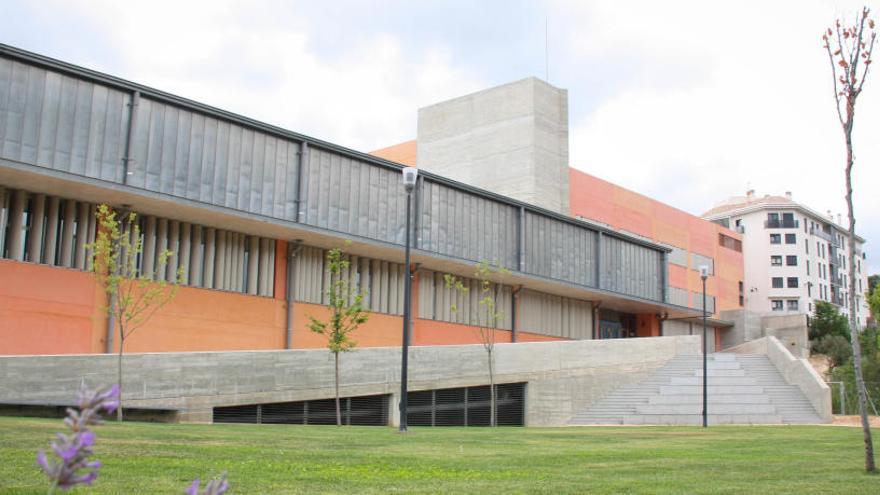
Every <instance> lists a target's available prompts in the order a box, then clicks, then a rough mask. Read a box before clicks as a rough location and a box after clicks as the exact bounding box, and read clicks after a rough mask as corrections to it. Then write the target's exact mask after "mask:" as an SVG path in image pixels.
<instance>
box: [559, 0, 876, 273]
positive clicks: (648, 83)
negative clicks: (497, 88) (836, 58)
mask: <svg viewBox="0 0 880 495" xmlns="http://www.w3.org/2000/svg"><path fill="white" fill-rule="evenodd" d="M564 8H565V9H567V10H568V15H570V16H576V17H575V20H573V21H572V23H577V22H578V20H582V22H583V23H584V25H587V26H589V29H583V30H579V31H575V32H573V34H572V37H571V40H570V41H571V44H570V46H569V55H570V56H571V57H575V58H581V59H582V60H581V63H584V64H588V63H591V62H597V61H598V62H600V63H601V62H604V61H609V60H618V59H619V60H631V61H632V63H635V64H641V65H647V66H651V67H655V68H657V69H658V72H657V74H653V75H652V74H644V73H641V74H640V75H639V77H638V78H636V79H635V80H621V81H620V85H621V89H620V90H619V91H618V92H616V93H615V94H613V96H611V97H610V98H607V99H606V100H604V101H602V102H601V103H600V104H599V105H598V107H597V109H596V110H595V111H594V112H592V113H591V114H589V115H579V116H574V117H573V119H572V122H571V129H572V133H571V156H572V163H573V164H574V165H575V166H576V167H578V168H581V169H583V170H585V171H587V172H590V173H594V174H596V175H599V176H601V177H603V178H606V179H608V180H611V181H612V182H617V183H619V184H622V185H624V186H626V187H630V188H632V189H635V190H637V191H639V192H642V193H645V194H648V195H650V196H653V197H656V198H658V199H661V200H663V201H666V202H669V203H671V204H673V205H676V206H679V207H681V208H684V209H686V210H688V211H691V212H694V213H700V212H701V211H703V210H706V209H708V208H709V207H710V206H712V204H713V203H715V202H717V201H718V200H720V199H723V197H725V196H728V195H735V194H740V195H741V194H743V193H744V192H745V190H746V188H747V187H748V186H751V187H753V188H755V189H757V190H758V193H759V194H761V193H775V194H782V193H783V192H784V191H792V192H793V193H794V195H795V199H796V200H799V201H802V202H804V203H805V204H807V205H808V206H811V207H812V208H814V209H816V210H819V211H825V210H826V209H832V210H834V211H835V212H841V213H843V214H844V218H845V213H846V210H845V203H844V202H843V192H844V181H843V165H842V164H843V158H844V154H843V153H844V149H843V140H842V135H841V131H840V128H839V124H838V123H837V120H836V115H835V113H834V102H833V99H832V89H831V79H830V78H831V76H830V69H829V67H828V60H827V57H826V55H825V54H824V51H823V50H822V49H821V44H820V39H819V38H820V36H821V32H822V29H823V28H824V27H826V26H827V25H828V24H830V23H831V22H832V21H833V18H834V15H835V12H836V11H837V10H838V9H836V8H835V7H834V6H832V5H831V4H826V3H820V2H793V3H792V2H785V3H783V2H761V3H757V2H756V3H750V2H743V3H739V4H727V6H726V7H724V8H719V4H707V3H705V2H695V3H682V2H672V3H671V4H670V3H668V2H647V3H638V4H632V3H627V4H625V5H624V4H621V3H617V2H615V3H598V2H597V3H590V4H587V5H565V6H564ZM857 8H858V7H857V6H856V5H855V4H853V6H852V7H851V10H847V8H844V9H842V11H844V12H847V11H848V12H855V9H857ZM664 66H666V67H669V69H670V70H676V69H680V70H679V73H678V75H676V74H675V73H672V74H670V73H669V71H668V70H667V71H664V70H663V67H664ZM682 68H684V69H682ZM596 70H601V67H597V68H596ZM871 76H872V78H874V79H876V78H878V77H880V75H878V74H872V75H871ZM605 77H608V78H614V77H615V74H614V73H613V72H612V73H609V74H608V75H607V76H605ZM676 79H677V80H676ZM670 81H671V82H670ZM569 89H570V92H571V96H570V97H571V98H578V97H579V94H582V93H583V92H589V90H590V88H569ZM878 92H880V84H878V83H877V81H869V83H868V84H867V85H866V89H865V93H863V97H862V99H861V100H860V102H859V105H858V110H859V111H860V112H859V114H858V116H857V122H856V131H855V137H854V139H855V143H856V151H857V153H858V157H857V160H858V161H857V164H856V172H855V180H856V184H857V189H856V217H857V219H860V223H859V224H858V225H859V228H858V230H859V231H860V232H862V233H863V234H866V235H869V236H870V235H871V234H872V233H873V235H874V236H877V238H878V241H880V208H878V207H880V201H878V199H877V197H878V196H877V193H876V186H877V184H880V167H878V165H880V163H878V161H880V141H878V140H877V139H876V136H877V131H878V130H880V108H878V106H877V103H878V102H880V95H878V94H877V93H878ZM869 240H871V239H869ZM873 254H874V259H875V260H876V259H877V258H878V257H880V250H873ZM872 263H873V268H874V270H875V271H876V270H878V269H880V265H877V264H876V261H872Z"/></svg>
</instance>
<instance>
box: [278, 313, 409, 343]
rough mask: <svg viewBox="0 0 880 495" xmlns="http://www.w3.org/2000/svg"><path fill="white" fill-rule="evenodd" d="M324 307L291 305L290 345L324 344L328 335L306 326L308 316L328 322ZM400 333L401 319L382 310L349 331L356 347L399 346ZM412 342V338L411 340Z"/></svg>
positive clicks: (401, 330) (401, 334) (401, 331)
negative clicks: (354, 329)
mask: <svg viewBox="0 0 880 495" xmlns="http://www.w3.org/2000/svg"><path fill="white" fill-rule="evenodd" d="M329 314H330V309H329V308H328V307H327V306H321V305H318V304H308V303H302V302H298V303H295V304H294V306H293V347H294V348H296V349H314V348H323V347H326V346H327V337H325V336H323V335H320V334H317V333H315V332H312V331H311V330H309V328H308V326H307V325H308V324H309V321H310V320H309V316H313V317H315V318H317V319H319V320H322V321H327V318H328V316H329ZM402 336H403V318H402V317H400V316H393V315H386V314H382V313H370V317H369V319H368V320H367V322H366V323H364V324H363V325H361V327H360V328H358V329H357V330H356V331H354V332H353V333H352V334H351V338H352V340H354V341H355V342H357V346H358V347H388V346H399V345H400V344H401V339H402ZM413 342H415V339H413Z"/></svg>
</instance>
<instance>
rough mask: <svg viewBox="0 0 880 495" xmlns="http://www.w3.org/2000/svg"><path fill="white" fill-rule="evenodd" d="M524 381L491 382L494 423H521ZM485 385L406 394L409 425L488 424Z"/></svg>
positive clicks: (486, 390) (488, 408) (488, 397)
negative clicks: (499, 383) (493, 394)
mask: <svg viewBox="0 0 880 495" xmlns="http://www.w3.org/2000/svg"><path fill="white" fill-rule="evenodd" d="M525 385H526V384H525V383H505V384H501V385H498V384H496V385H495V390H496V391H497V393H496V399H495V406H496V411H495V419H496V421H495V422H496V424H497V425H498V426H523V425H524V422H525ZM490 410H491V398H490V393H489V386H488V385H483V386H480V387H464V388H444V389H439V390H424V391H419V392H410V393H408V394H407V415H406V418H407V424H408V425H409V426H489V424H490V421H489V418H490Z"/></svg>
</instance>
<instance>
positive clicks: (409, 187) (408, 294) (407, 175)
mask: <svg viewBox="0 0 880 495" xmlns="http://www.w3.org/2000/svg"><path fill="white" fill-rule="evenodd" d="M418 176H419V169H417V168H415V167H406V168H404V169H403V187H404V189H406V234H405V237H406V242H405V245H406V251H405V254H404V260H403V266H404V268H403V269H404V270H405V272H406V276H405V277H404V279H403V346H402V347H403V350H402V353H401V354H402V356H401V360H400V429H399V430H398V431H399V432H400V433H406V431H407V424H406V415H407V404H406V395H407V392H406V382H407V361H408V358H409V334H410V331H409V325H410V306H411V304H410V301H411V299H412V274H411V273H410V271H409V270H410V263H409V244H410V239H411V237H412V236H411V233H410V227H409V226H410V214H411V211H412V206H411V205H412V192H413V190H414V189H415V188H416V179H417V178H418Z"/></svg>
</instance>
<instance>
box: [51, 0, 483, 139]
mask: <svg viewBox="0 0 880 495" xmlns="http://www.w3.org/2000/svg"><path fill="white" fill-rule="evenodd" d="M46 9H52V10H54V11H55V14H56V15H58V14H59V13H60V14H61V15H65V14H64V11H66V14H67V15H69V16H70V17H72V18H77V17H81V18H85V19H88V21H89V25H91V26H92V27H94V28H95V29H96V30H98V32H100V33H101V34H100V35H101V37H103V38H105V39H107V40H108V41H109V43H111V46H112V49H113V50H114V51H115V52H117V53H118V54H119V55H120V58H119V60H121V61H122V62H121V65H120V66H109V67H108V66H106V64H104V65H101V64H98V68H99V69H100V70H107V71H109V72H110V73H113V74H115V75H122V76H123V77H126V78H129V79H132V80H135V81H137V82H139V83H144V84H147V85H150V86H153V87H156V88H158V89H162V90H164V91H168V92H171V93H174V94H178V95H180V96H184V97H188V98H191V99H194V100H197V101H200V102H203V103H208V104H211V105H214V106H218V107H220V108H223V109H225V110H231V111H234V112H238V113H242V114H244V115H246V116H248V117H251V118H255V119H258V120H262V121H266V122H268V123H272V124H275V125H279V126H281V127H284V128H287V129H291V130H294V131H297V132H302V133H305V134H308V135H311V136H313V137H316V138H319V139H325V140H328V141H333V142H335V143H338V144H341V145H343V146H348V147H351V148H355V149H360V150H372V149H376V148H380V147H383V146H387V145H389V144H394V143H396V142H399V141H403V140H407V139H412V138H413V137H414V131H415V120H416V109H417V108H418V107H419V106H424V105H427V104H430V103H433V102H435V101H438V100H439V99H445V98H450V97H453V96H458V95H460V94H463V93H467V92H471V91H474V90H476V89H480V88H481V87H483V86H485V83H484V82H483V81H481V80H479V79H478V78H477V77H476V76H475V75H474V74H471V73H468V72H467V71H464V70H461V69H458V68H456V67H455V65H454V63H453V61H452V60H451V57H450V56H449V54H448V52H447V51H446V50H444V49H443V47H432V48H428V49H426V50H424V51H423V52H420V53H415V54H412V53H410V54H409V57H407V56H406V55H405V54H404V52H403V50H402V41H401V40H399V39H397V38H396V37H394V36H393V35H390V34H379V35H376V36H371V37H367V38H366V41H363V38H362V37H359V38H358V40H360V41H358V42H352V45H351V46H350V47H349V48H348V49H346V50H345V51H344V52H342V53H341V54H340V55H339V56H336V57H332V58H331V57H322V56H321V55H320V54H318V53H316V52H315V47H314V46H313V45H312V44H310V39H311V36H310V31H309V30H310V29H331V28H332V27H333V26H312V25H310V23H309V22H308V21H309V20H308V19H304V18H301V17H300V16H299V15H298V13H297V11H296V10H295V9H294V8H292V7H291V6H290V5H288V4H286V3H285V2H255V3H253V4H247V5H245V4H241V3H240V2H234V1H225V0H224V1H216V2H210V3H207V2H205V3H202V2H168V1H160V2H151V3H150V4H149V6H140V7H138V6H133V5H130V4H129V3H128V2H117V1H109V0H108V1H97V2H94V1H93V2H64V3H58V4H54V5H51V6H48V7H46ZM59 10H60V11H62V12H58V11H59ZM341 35H342V36H344V33H342V34H341Z"/></svg>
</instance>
